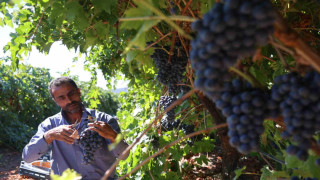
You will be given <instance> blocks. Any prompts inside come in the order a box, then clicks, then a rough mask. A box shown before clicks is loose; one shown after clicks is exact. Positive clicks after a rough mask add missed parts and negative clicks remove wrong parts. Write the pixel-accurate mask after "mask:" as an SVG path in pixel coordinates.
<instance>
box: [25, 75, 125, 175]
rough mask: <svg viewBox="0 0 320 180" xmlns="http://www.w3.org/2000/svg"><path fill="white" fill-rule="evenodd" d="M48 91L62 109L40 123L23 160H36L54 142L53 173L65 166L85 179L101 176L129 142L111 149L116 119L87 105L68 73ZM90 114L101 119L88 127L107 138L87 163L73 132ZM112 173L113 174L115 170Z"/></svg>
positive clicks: (86, 120) (79, 129)
mask: <svg viewBox="0 0 320 180" xmlns="http://www.w3.org/2000/svg"><path fill="white" fill-rule="evenodd" d="M49 91H50V93H51V96H52V99H53V100H54V101H55V102H56V103H57V105H58V106H60V107H61V112H59V113H58V114H56V115H54V116H52V117H49V118H47V119H46V120H44V121H43V122H42V123H41V124H40V125H39V127H38V132H37V133H36V134H35V135H34V136H33V137H32V139H31V140H30V142H29V144H27V145H26V146H25V148H24V149H23V154H22V158H23V160H24V161H25V162H28V163H30V162H32V161H35V160H37V159H38V158H39V157H41V156H42V155H43V154H45V153H46V152H47V151H48V148H49V145H52V160H53V161H52V166H51V169H52V170H53V172H54V174H59V175H61V174H62V173H63V171H64V170H66V169H67V168H70V169H74V170H75V171H77V172H78V173H80V174H81V175H82V178H83V179H100V178H101V177H102V176H103V175H104V173H105V171H106V170H107V169H109V167H110V166H111V165H112V164H113V162H115V160H116V158H118V157H119V156H120V155H121V153H122V152H123V151H124V150H125V149H126V148H127V146H128V144H127V143H125V142H124V141H121V142H120V143H119V144H118V145H117V146H116V147H115V149H113V150H111V151H109V150H108V147H107V144H108V143H110V141H111V142H114V140H115V138H116V137H117V134H118V133H120V128H119V125H118V123H117V119H116V118H114V117H112V116H110V115H108V114H106V113H103V112H99V111H96V110H92V109H88V108H85V107H84V106H83V104H82V102H81V98H80V95H81V93H80V89H79V88H78V87H77V85H76V83H75V82H74V81H73V80H72V79H70V78H68V77H60V78H57V79H54V80H52V81H51V83H50V85H49ZM91 117H95V118H96V119H97V120H98V122H96V123H89V124H88V128H89V129H90V130H92V131H96V132H97V133H99V135H100V136H102V137H103V138H104V141H103V143H104V144H103V146H102V148H101V149H97V151H96V152H95V154H94V161H93V162H92V163H90V164H87V165H86V164H85V163H83V162H82V156H83V149H82V147H81V146H80V145H79V143H76V141H75V139H74V137H75V136H73V135H72V134H74V132H75V131H77V130H78V133H79V134H80V133H81V132H82V131H84V129H85V128H86V124H85V123H87V122H88V119H91ZM76 122H77V123H76ZM79 122H80V123H79ZM125 158H127V157H125ZM110 177H111V178H110V179H112V178H114V172H113V174H112V176H110Z"/></svg>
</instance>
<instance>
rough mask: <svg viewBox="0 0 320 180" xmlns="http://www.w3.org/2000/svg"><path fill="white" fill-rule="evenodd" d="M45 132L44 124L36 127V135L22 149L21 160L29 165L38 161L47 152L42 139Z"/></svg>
mask: <svg viewBox="0 0 320 180" xmlns="http://www.w3.org/2000/svg"><path fill="white" fill-rule="evenodd" d="M45 132H46V128H45V127H44V123H41V124H40V125H39V126H38V131H37V133H36V134H35V135H34V136H33V137H32V138H31V140H30V142H29V143H28V144H27V145H26V146H25V147H24V149H23V152H22V159H23V160H24V161H25V162H27V163H30V162H32V161H35V160H37V159H39V158H40V157H41V156H42V155H43V154H45V153H46V152H47V151H48V148H49V145H48V144H47V143H46V141H45V139H44V138H43V134H44V133H45Z"/></svg>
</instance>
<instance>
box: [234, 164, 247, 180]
mask: <svg viewBox="0 0 320 180" xmlns="http://www.w3.org/2000/svg"><path fill="white" fill-rule="evenodd" d="M246 168H247V167H246V166H243V167H242V168H240V169H236V170H235V171H234V173H235V174H236V176H235V177H234V178H233V180H237V179H238V178H239V177H240V176H241V175H242V173H243V171H244V170H245V169H246Z"/></svg>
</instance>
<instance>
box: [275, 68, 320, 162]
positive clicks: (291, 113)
mask: <svg viewBox="0 0 320 180" xmlns="http://www.w3.org/2000/svg"><path fill="white" fill-rule="evenodd" d="M319 88H320V74H319V73H317V72H308V73H307V74H306V75H305V76H304V77H302V76H300V75H299V74H297V73H290V74H286V75H282V76H278V77H276V78H275V80H274V86H273V87H272V95H271V96H272V101H274V102H275V103H276V104H278V105H279V109H280V111H281V115H282V116H283V118H284V123H285V125H286V131H285V132H283V137H286V138H289V137H292V140H293V141H294V142H296V144H297V145H290V146H288V147H287V153H288V154H291V155H296V156H297V157H298V158H299V159H300V160H303V161H304V160H307V158H308V149H309V148H310V147H311V140H310V139H311V138H312V136H313V135H314V134H315V132H316V131H317V130H320V101H319V100H320V93H319Z"/></svg>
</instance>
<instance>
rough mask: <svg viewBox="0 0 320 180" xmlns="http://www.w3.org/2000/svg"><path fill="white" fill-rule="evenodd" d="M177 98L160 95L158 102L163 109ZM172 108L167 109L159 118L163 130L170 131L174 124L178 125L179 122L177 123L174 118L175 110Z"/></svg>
mask: <svg viewBox="0 0 320 180" xmlns="http://www.w3.org/2000/svg"><path fill="white" fill-rule="evenodd" d="M175 100H177V98H176V97H175V96H161V97H160V101H159V104H160V106H161V107H162V108H163V110H165V109H166V108H167V107H169V106H170V105H171V104H172V103H173V102H174V101H175ZM174 109H175V108H173V109H171V110H170V111H168V112H167V113H166V114H165V116H164V117H163V118H162V119H161V122H160V124H161V129H162V130H163V131H172V130H173V128H174V126H177V124H178V125H179V122H178V123H177V122H176V121H175V120H174V119H175V112H174Z"/></svg>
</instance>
